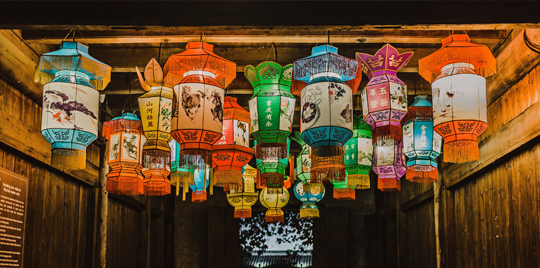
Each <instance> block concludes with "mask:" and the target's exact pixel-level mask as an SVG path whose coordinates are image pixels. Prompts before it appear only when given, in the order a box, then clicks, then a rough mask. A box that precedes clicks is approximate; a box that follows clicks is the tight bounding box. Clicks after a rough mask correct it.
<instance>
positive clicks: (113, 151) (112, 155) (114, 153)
mask: <svg viewBox="0 0 540 268" xmlns="http://www.w3.org/2000/svg"><path fill="white" fill-rule="evenodd" d="M119 145H120V134H112V135H111V140H110V141H109V160H118V147H119Z"/></svg>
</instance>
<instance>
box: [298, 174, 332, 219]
mask: <svg viewBox="0 0 540 268" xmlns="http://www.w3.org/2000/svg"><path fill="white" fill-rule="evenodd" d="M307 183H309V182H304V181H301V180H299V181H297V182H296V184H295V185H294V195H295V196H296V199H298V200H300V201H301V202H302V206H301V207H300V218H305V219H315V218H318V217H319V208H318V207H317V204H316V203H317V202H319V201H321V200H322V199H323V198H324V194H325V189H324V187H322V191H320V188H316V187H305V186H306V184H307Z"/></svg>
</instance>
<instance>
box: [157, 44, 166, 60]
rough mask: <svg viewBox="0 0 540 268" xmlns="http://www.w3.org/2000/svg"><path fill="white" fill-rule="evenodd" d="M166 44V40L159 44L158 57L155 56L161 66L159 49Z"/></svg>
mask: <svg viewBox="0 0 540 268" xmlns="http://www.w3.org/2000/svg"><path fill="white" fill-rule="evenodd" d="M165 42H167V41H166V40H165V41H163V42H161V44H159V51H158V56H157V62H158V63H159V64H160V65H161V47H162V46H163V43H165Z"/></svg>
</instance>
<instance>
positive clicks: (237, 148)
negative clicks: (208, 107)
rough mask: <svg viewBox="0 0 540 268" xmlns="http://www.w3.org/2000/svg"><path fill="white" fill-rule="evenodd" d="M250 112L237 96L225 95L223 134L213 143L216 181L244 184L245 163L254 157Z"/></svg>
mask: <svg viewBox="0 0 540 268" xmlns="http://www.w3.org/2000/svg"><path fill="white" fill-rule="evenodd" d="M249 119H250V118H249V112H248V111H246V110H245V109H244V108H242V107H241V106H240V105H238V103H237V101H236V98H233V97H225V103H224V105H223V136H222V137H221V139H220V140H219V141H218V142H217V143H216V144H215V145H214V146H213V150H214V153H213V165H214V185H216V186H219V187H226V188H229V189H230V188H231V187H233V186H234V185H237V186H241V185H242V167H243V166H244V165H246V164H247V163H248V162H249V161H250V160H251V158H253V154H254V150H253V149H252V148H249V131H250V128H249Z"/></svg>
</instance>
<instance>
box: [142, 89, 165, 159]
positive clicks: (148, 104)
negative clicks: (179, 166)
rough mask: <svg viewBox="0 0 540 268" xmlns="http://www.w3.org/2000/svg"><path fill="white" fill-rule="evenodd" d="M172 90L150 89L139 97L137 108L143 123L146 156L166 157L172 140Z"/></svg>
mask: <svg viewBox="0 0 540 268" xmlns="http://www.w3.org/2000/svg"><path fill="white" fill-rule="evenodd" d="M172 102H173V91H172V88H168V87H164V86H158V87H152V88H151V91H150V92H147V93H146V94H144V95H142V96H141V97H139V108H140V111H141V118H142V122H143V128H144V135H145V136H146V139H147V140H146V143H145V144H144V148H143V149H144V151H145V153H146V154H148V155H154V156H168V155H169V154H170V152H171V149H170V147H169V142H170V141H171V140H172V136H171V134H170V132H171V115H172V106H173V103H172Z"/></svg>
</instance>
